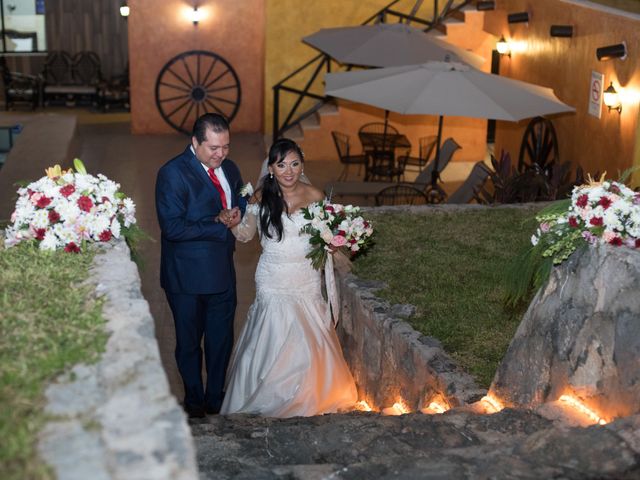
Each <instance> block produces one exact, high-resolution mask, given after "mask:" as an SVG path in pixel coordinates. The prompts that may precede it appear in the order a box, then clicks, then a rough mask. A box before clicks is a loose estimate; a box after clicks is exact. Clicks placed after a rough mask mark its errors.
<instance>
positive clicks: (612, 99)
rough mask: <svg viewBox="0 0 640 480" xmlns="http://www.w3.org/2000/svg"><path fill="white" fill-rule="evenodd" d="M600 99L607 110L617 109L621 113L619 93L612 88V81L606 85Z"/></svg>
mask: <svg viewBox="0 0 640 480" xmlns="http://www.w3.org/2000/svg"><path fill="white" fill-rule="evenodd" d="M602 101H603V102H604V104H605V105H606V106H607V108H608V109H609V111H611V110H617V111H618V113H622V102H621V101H620V95H618V92H617V91H616V89H615V88H613V82H611V84H610V85H609V86H608V87H607V89H606V90H605V91H604V95H603V96H602Z"/></svg>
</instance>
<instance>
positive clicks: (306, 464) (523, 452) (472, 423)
mask: <svg viewBox="0 0 640 480" xmlns="http://www.w3.org/2000/svg"><path fill="white" fill-rule="evenodd" d="M191 428H192V432H193V436H194V440H195V443H196V450H197V462H198V466H199V469H200V478H201V479H203V480H205V479H208V480H214V479H225V480H226V479H265V480H266V479H287V480H294V479H296V480H297V479H299V480H303V479H304V480H314V479H318V480H319V479H336V480H337V479H344V480H347V479H349V480H361V479H392V478H393V479H407V480H416V479H442V480H454V479H468V478H478V479H489V478H496V479H497V478H499V479H516V478H517V479H540V478H562V479H575V480H583V479H596V478H597V479H632V478H640V461H639V460H640V443H638V442H639V441H640V434H639V433H638V432H639V431H640V417H639V416H635V417H628V418H626V419H623V420H619V421H616V422H614V423H612V424H610V425H609V426H607V428H602V427H597V426H595V427H589V428H585V429H582V428H567V427H566V426H561V425H556V424H554V423H553V422H552V421H550V420H547V419H545V418H543V417H541V416H539V415H537V414H535V413H533V412H531V411H528V410H510V409H507V410H502V411H501V412H499V413H496V414H493V415H477V414H474V413H473V412H471V411H469V410H464V409H456V410H453V411H450V412H447V413H444V414H440V415H423V414H408V415H402V416H395V417H388V416H387V417H385V416H380V415H378V414H373V413H349V414H334V415H323V416H319V417H307V418H300V417H298V418H290V419H274V418H261V417H258V416H252V415H231V416H227V417H223V416H211V417H208V418H206V419H203V420H198V421H194V422H193V423H192V424H191Z"/></svg>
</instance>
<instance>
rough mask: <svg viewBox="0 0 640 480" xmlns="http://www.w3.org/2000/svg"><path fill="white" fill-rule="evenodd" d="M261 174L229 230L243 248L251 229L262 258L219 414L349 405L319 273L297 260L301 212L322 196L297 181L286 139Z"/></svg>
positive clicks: (298, 154)
mask: <svg viewBox="0 0 640 480" xmlns="http://www.w3.org/2000/svg"><path fill="white" fill-rule="evenodd" d="M267 166H268V174H267V175H266V176H265V177H264V179H263V181H262V188H261V190H258V191H256V193H255V194H254V196H253V197H252V198H251V200H250V202H249V206H248V207H247V211H246V213H245V216H244V218H243V220H242V223H241V224H240V225H238V226H237V227H235V228H234V229H233V230H232V231H233V233H234V235H235V236H236V238H237V239H238V240H240V241H243V242H247V241H249V240H250V239H251V238H253V236H254V234H255V232H256V231H258V232H259V235H260V243H261V245H262V255H261V256H260V260H259V261H258V267H257V270H256V274H255V278H256V298H255V301H254V303H253V304H252V305H251V307H250V308H249V313H248V316H247V322H246V324H245V326H244V329H243V330H242V333H241V334H240V337H239V339H238V342H237V343H236V346H235V347H234V350H233V354H232V357H231V362H230V364H229V370H228V372H227V387H226V396H225V398H224V402H223V404H222V409H221V411H220V413H222V414H229V413H235V412H246V413H257V414H261V415H264V416H269V417H293V416H310V415H318V414H323V413H328V412H335V411H337V410H338V409H341V408H348V407H351V406H353V405H354V404H355V403H356V401H357V392H356V387H355V383H354V381H353V377H352V376H351V373H350V372H349V369H348V367H347V365H346V362H345V360H344V357H343V356H342V350H341V348H340V344H339V343H338V337H337V336H336V333H335V330H334V328H333V325H332V322H331V312H330V309H329V306H328V304H327V302H326V300H324V299H323V297H322V292H321V274H320V272H318V271H316V270H314V269H313V267H312V266H311V261H310V260H309V259H308V258H305V255H306V254H307V253H308V252H309V250H310V244H309V237H308V235H307V234H301V233H299V232H300V229H301V227H302V226H303V225H305V223H307V222H306V220H305V219H304V217H303V215H302V212H301V209H302V208H303V207H306V206H308V205H309V204H311V203H313V202H316V201H321V200H323V198H324V195H323V194H322V192H321V191H320V190H318V189H317V188H315V187H313V186H312V185H310V184H308V183H305V182H303V181H301V176H302V173H303V166H304V162H303V154H302V151H301V150H300V147H299V146H298V145H297V144H296V143H295V142H293V141H292V140H289V139H286V138H283V139H280V140H277V141H276V142H275V143H274V144H273V145H272V146H271V149H270V150H269V158H268V163H267Z"/></svg>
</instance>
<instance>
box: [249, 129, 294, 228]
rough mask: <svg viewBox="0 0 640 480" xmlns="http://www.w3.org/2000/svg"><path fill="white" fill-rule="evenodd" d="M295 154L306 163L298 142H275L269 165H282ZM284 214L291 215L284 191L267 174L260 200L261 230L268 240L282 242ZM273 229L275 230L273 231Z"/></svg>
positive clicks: (271, 149)
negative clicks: (285, 159) (281, 163)
mask: <svg viewBox="0 0 640 480" xmlns="http://www.w3.org/2000/svg"><path fill="white" fill-rule="evenodd" d="M291 152H294V153H295V154H296V155H297V156H298V157H299V158H300V161H301V162H304V155H303V154H302V150H301V149H300V147H299V146H298V144H297V143H296V142H294V141H293V140H290V139H288V138H280V139H278V140H276V141H275V142H273V145H271V148H270V149H269V160H268V161H267V165H269V166H271V165H274V164H276V163H280V162H281V161H282V160H284V157H286V156H287V155H288V154H289V153H291ZM282 212H286V213H287V215H289V208H288V207H287V204H286V202H285V201H284V198H282V190H281V189H280V185H279V184H278V181H277V180H276V178H275V177H274V176H273V175H271V174H269V173H267V175H265V177H264V179H263V181H262V198H261V200H260V229H261V230H262V234H263V235H266V236H267V238H274V236H275V237H277V238H278V241H280V240H282V234H283V232H284V227H283V226H282ZM272 229H273V230H272Z"/></svg>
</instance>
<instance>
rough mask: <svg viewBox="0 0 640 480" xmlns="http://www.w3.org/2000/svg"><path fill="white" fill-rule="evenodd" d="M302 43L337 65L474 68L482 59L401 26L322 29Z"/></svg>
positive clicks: (415, 29) (395, 24)
mask: <svg viewBox="0 0 640 480" xmlns="http://www.w3.org/2000/svg"><path fill="white" fill-rule="evenodd" d="M302 41H303V42H305V43H307V44H309V45H311V46H312V47H315V48H317V49H318V50H320V51H321V52H323V53H326V54H327V55H329V56H331V57H332V58H334V59H336V60H338V61H339V62H341V63H347V64H351V65H363V66H368V67H396V66H400V65H412V64H417V63H425V62H429V61H444V60H446V59H447V58H449V59H450V60H456V61H462V62H465V63H468V64H470V65H473V66H474V67H476V68H478V67H480V66H481V65H482V64H483V63H484V58H482V57H481V56H480V55H476V54H475V53H472V52H469V51H467V50H464V49H462V48H460V47H457V46H455V45H452V44H450V43H448V42H444V41H442V40H439V39H437V38H435V37H433V36H431V35H428V34H426V33H425V32H423V31H422V30H420V29H418V28H415V27H412V26H410V25H406V24H403V23H379V24H376V25H360V26H357V27H338V28H323V29H322V30H319V31H317V32H316V33H314V34H312V35H309V36H307V37H304V38H303V39H302Z"/></svg>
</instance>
